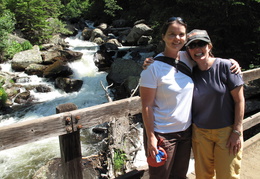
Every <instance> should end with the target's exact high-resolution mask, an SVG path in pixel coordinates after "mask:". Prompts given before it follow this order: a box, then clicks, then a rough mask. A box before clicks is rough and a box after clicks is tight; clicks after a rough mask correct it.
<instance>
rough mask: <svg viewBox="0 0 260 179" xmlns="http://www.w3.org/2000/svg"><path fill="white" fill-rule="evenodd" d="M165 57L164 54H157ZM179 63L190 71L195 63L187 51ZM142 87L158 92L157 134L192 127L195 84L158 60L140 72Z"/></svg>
mask: <svg viewBox="0 0 260 179" xmlns="http://www.w3.org/2000/svg"><path fill="white" fill-rule="evenodd" d="M158 56H163V54H158ZM180 60H181V61H183V62H184V63H186V64H187V65H188V66H189V67H190V68H191V69H192V66H193V65H194V63H193V62H192V61H190V59H189V57H188V56H187V54H186V52H180ZM140 86H143V87H147V88H154V89H156V96H155V104H154V106H153V110H154V118H155V121H154V131H155V132H159V133H171V132H179V131H183V130H186V129H187V128H188V127H189V126H190V125H191V103H192V95H193V87H194V84H193V81H192V79H191V78H190V77H188V76H187V75H185V74H183V73H182V72H180V71H178V72H177V70H176V68H175V67H173V66H171V65H169V64H166V63H164V62H161V61H155V62H154V63H153V64H151V65H150V66H149V67H148V68H147V69H146V70H143V71H142V73H141V82H140Z"/></svg>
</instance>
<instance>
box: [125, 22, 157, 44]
mask: <svg viewBox="0 0 260 179" xmlns="http://www.w3.org/2000/svg"><path fill="white" fill-rule="evenodd" d="M152 32H153V29H152V28H150V27H148V26H147V25H146V24H137V25H135V26H134V27H133V28H132V30H131V32H130V33H129V34H128V35H127V37H126V41H127V42H128V43H130V44H137V42H138V40H139V39H140V38H141V37H142V36H143V35H144V36H150V35H152Z"/></svg>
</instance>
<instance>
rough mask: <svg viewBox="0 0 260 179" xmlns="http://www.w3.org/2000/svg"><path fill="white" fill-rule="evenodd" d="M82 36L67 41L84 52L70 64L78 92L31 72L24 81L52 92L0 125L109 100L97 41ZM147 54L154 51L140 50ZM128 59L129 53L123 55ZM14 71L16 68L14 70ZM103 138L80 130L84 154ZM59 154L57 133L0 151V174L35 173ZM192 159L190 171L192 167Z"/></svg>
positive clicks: (16, 178)
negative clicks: (57, 86)
mask: <svg viewBox="0 0 260 179" xmlns="http://www.w3.org/2000/svg"><path fill="white" fill-rule="evenodd" d="M79 36H80V34H79V35H78V36H76V37H71V38H67V39H66V41H67V42H68V43H69V45H70V49H71V50H73V51H79V52H82V53H83V56H82V59H81V60H77V61H75V62H72V63H70V64H69V66H70V67H71V69H72V70H73V72H74V74H73V77H72V78H75V79H81V80H83V86H82V88H81V90H80V91H79V92H73V93H65V92H63V91H61V90H58V89H55V88H54V84H53V83H51V82H49V81H46V79H44V78H39V77H37V76H29V80H25V81H21V82H20V83H21V85H23V84H45V85H47V86H49V87H50V88H51V89H52V91H51V92H49V93H35V92H34V91H30V92H31V94H33V96H34V99H35V102H39V103H38V104H35V105H34V106H30V107H28V108H24V109H22V110H20V111H18V112H15V113H13V114H9V115H3V116H0V126H4V125H10V124H12V123H16V122H20V121H25V120H33V119H37V118H40V117H44V116H50V115H53V114H55V113H56V109H55V108H56V106H58V105H59V104H64V103H74V104H76V105H77V106H78V108H79V109H80V108H86V107H90V106H94V105H98V104H102V103H106V102H107V99H106V97H105V92H104V90H103V88H102V86H101V84H100V82H102V83H103V85H104V86H107V82H106V75H107V73H105V72H98V69H97V67H96V66H95V64H94V58H95V53H96V52H97V50H98V46H97V45H96V44H94V43H91V42H87V41H82V40H80V39H79ZM141 55H142V56H143V57H144V58H145V56H146V57H150V56H152V55H153V54H151V53H144V54H141ZM123 58H124V59H128V57H127V55H126V56H125V57H123ZM1 67H2V71H7V72H12V70H11V65H10V64H1ZM12 73H14V72H12ZM19 76H21V77H28V75H26V74H24V73H19ZM140 134H141V136H140V143H142V129H140ZM103 145H105V144H104V141H102V139H100V137H99V136H96V135H94V134H93V133H92V132H91V128H90V129H84V130H82V131H81V146H82V149H81V150H82V155H83V156H88V155H92V154H97V153H98V152H99V149H100V150H101V149H102V147H103ZM56 157H60V149H59V140H58V137H53V138H47V139H45V140H41V141H37V142H34V143H29V144H26V145H22V146H19V147H15V148H11V149H7V150H4V151H0V178H1V179H28V178H31V177H32V176H33V175H34V173H35V172H36V171H37V170H38V169H39V168H40V167H41V166H44V165H45V164H46V162H48V161H49V160H51V159H52V158H56ZM145 160H146V159H145V154H144V150H141V151H140V152H138V153H137V156H136V161H134V163H135V166H136V167H137V168H138V167H139V166H143V165H145V164H146V163H145ZM193 163H194V161H193V160H191V163H190V169H189V173H190V172H191V171H193Z"/></svg>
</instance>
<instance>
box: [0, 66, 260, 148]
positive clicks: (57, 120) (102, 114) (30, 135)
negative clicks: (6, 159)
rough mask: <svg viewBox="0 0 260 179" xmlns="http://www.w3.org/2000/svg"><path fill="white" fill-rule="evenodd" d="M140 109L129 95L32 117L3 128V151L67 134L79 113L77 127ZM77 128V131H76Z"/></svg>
mask: <svg viewBox="0 0 260 179" xmlns="http://www.w3.org/2000/svg"><path fill="white" fill-rule="evenodd" d="M243 78H244V81H245V82H246V83H247V82H248V81H251V80H255V79H258V78H260V68H257V69H254V70H249V71H246V72H243ZM140 112H141V101H140V97H139V96H135V97H131V98H126V99H122V100H118V101H113V102H111V103H105V104H101V105H96V106H92V107H88V108H84V109H77V110H74V111H70V112H64V113H59V114H55V115H51V116H47V117H42V118H39V119H34V120H29V121H23V122H18V123H15V124H11V125H8V126H3V127H0V151H1V150H5V149H9V148H12V147H17V146H19V145H23V144H27V143H30V142H35V141H39V140H42V139H46V138H48V137H54V136H59V135H63V134H67V130H68V129H67V127H66V118H67V117H70V118H72V119H74V118H76V117H77V116H80V120H79V122H78V123H77V124H76V125H74V127H75V128H77V127H78V125H81V126H82V128H88V127H92V126H96V125H98V124H102V123H105V122H109V121H111V120H112V119H114V118H119V117H123V116H128V115H129V114H131V115H135V114H138V113H140ZM259 121H260V113H257V114H255V115H253V116H251V117H248V118H247V119H245V120H244V124H243V125H244V129H245V130H246V129H248V128H251V127H252V126H254V125H257V124H259ZM75 131H76V130H75Z"/></svg>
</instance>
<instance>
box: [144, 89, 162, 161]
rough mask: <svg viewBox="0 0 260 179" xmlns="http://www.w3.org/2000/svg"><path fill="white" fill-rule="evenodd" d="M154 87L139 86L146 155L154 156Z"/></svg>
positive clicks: (155, 142)
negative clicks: (145, 137)
mask: <svg viewBox="0 0 260 179" xmlns="http://www.w3.org/2000/svg"><path fill="white" fill-rule="evenodd" d="M155 93H156V89H153V88H146V87H142V86H141V87H140V95H141V102H142V117H143V121H144V125H145V131H146V135H147V155H148V156H150V155H151V156H152V157H153V158H155V155H156V154H157V153H158V151H157V138H156V137H155V135H154V114H153V105H154V99H155Z"/></svg>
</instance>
